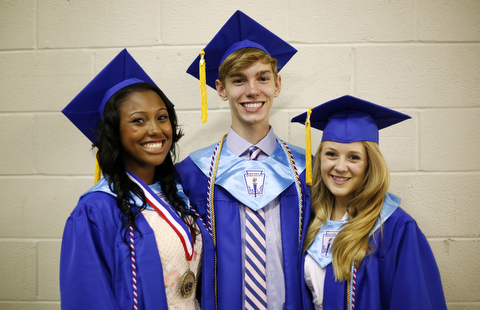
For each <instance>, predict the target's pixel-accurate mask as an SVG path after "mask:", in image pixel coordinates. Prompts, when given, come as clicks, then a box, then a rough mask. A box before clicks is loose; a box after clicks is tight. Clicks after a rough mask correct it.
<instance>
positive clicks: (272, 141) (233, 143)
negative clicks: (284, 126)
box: [226, 126, 277, 157]
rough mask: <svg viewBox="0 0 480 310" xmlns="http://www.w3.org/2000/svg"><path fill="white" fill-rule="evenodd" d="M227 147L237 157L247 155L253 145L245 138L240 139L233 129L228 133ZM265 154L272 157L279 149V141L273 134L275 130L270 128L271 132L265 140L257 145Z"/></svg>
mask: <svg viewBox="0 0 480 310" xmlns="http://www.w3.org/2000/svg"><path fill="white" fill-rule="evenodd" d="M226 143H227V146H228V148H229V149H230V151H232V153H233V154H235V155H236V156H239V157H240V156H241V155H242V154H243V153H245V152H246V151H247V150H248V148H249V147H250V146H252V144H251V143H250V142H248V141H247V140H245V139H244V138H242V137H240V135H238V134H237V133H236V132H235V131H233V129H232V127H230V130H229V131H228V136H227V140H226ZM255 145H256V146H257V147H259V148H260V149H261V150H262V152H263V153H265V154H266V155H267V156H270V155H271V154H272V153H273V151H274V150H275V148H276V147H277V139H276V138H275V134H274V133H273V128H272V126H270V130H269V131H268V133H267V135H266V136H265V138H263V139H262V140H260V142H258V143H257V144H255Z"/></svg>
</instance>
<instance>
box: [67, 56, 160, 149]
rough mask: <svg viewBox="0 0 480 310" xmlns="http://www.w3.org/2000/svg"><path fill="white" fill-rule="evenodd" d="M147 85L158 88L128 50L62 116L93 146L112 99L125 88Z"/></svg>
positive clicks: (86, 88) (96, 78)
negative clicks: (141, 84) (106, 107)
mask: <svg viewBox="0 0 480 310" xmlns="http://www.w3.org/2000/svg"><path fill="white" fill-rule="evenodd" d="M143 82H147V83H151V84H153V85H155V83H154V82H153V81H152V79H151V78H150V77H149V76H148V75H147V73H145V71H144V70H143V69H142V67H140V65H139V64H138V63H137V62H136V61H135V59H133V57H132V56H131V55H130V54H129V53H128V52H127V50H126V49H124V50H122V51H121V52H120V53H119V54H118V55H117V56H116V57H115V58H114V59H113V60H112V61H111V62H110V63H109V64H108V65H107V66H106V67H105V68H103V70H102V71H101V72H100V73H98V74H97V76H95V77H94V78H93V80H92V81H90V83H88V85H87V86H85V88H84V89H83V90H82V91H81V92H80V93H79V94H78V95H77V96H75V98H73V100H72V101H71V102H70V103H69V104H68V105H67V106H66V107H65V108H64V109H63V110H62V113H63V114H65V116H66V117H67V118H68V119H69V120H70V121H71V122H72V123H73V124H74V125H75V126H77V128H78V129H79V130H80V131H81V132H82V133H83V134H84V135H85V136H86V137H87V138H88V139H89V140H90V141H91V142H92V143H95V142H96V140H97V134H96V130H97V129H98V128H97V127H98V124H99V123H100V121H101V119H102V115H103V109H104V107H105V103H106V102H107V101H108V99H110V97H112V96H113V95H114V94H115V93H116V92H117V91H119V90H120V89H122V88H124V87H127V86H129V85H132V84H136V83H143Z"/></svg>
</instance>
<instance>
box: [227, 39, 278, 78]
mask: <svg viewBox="0 0 480 310" xmlns="http://www.w3.org/2000/svg"><path fill="white" fill-rule="evenodd" d="M257 61H260V62H261V63H263V64H270V65H271V66H272V73H273V76H274V79H275V81H276V80H277V76H278V69H277V59H275V58H273V57H272V56H270V55H269V54H268V53H266V52H265V51H263V50H261V49H258V48H254V47H246V48H241V49H239V50H236V51H235V52H233V53H231V54H230V55H228V56H227V58H225V60H224V61H223V62H222V64H221V65H220V67H219V68H218V79H219V80H220V82H221V83H222V85H225V80H226V78H227V77H229V76H231V75H232V74H234V73H236V72H238V71H240V70H242V69H245V68H248V67H250V66H251V65H253V64H254V63H256V62H257Z"/></svg>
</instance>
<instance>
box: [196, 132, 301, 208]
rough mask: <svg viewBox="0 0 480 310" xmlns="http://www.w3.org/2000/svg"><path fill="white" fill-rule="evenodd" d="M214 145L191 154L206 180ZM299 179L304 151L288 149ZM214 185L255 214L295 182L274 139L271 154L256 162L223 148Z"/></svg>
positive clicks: (286, 161)
mask: <svg viewBox="0 0 480 310" xmlns="http://www.w3.org/2000/svg"><path fill="white" fill-rule="evenodd" d="M215 146H216V144H214V145H211V146H209V147H207V148H204V149H202V150H198V151H196V152H194V153H192V154H190V158H191V159H192V161H193V162H194V163H195V165H196V166H197V167H198V168H199V169H200V170H201V171H202V172H203V173H204V174H205V175H206V176H207V177H208V176H209V173H210V169H211V168H212V166H213V165H212V154H213V151H214V149H215ZM288 147H289V149H290V151H291V153H292V155H293V158H294V161H295V166H296V169H297V173H298V174H299V175H300V174H301V173H302V172H303V170H305V151H304V150H302V149H301V148H297V147H295V146H291V145H288ZM219 156H220V158H219V160H218V168H217V173H216V179H215V185H219V186H221V187H223V188H224V189H225V190H226V191H228V192H229V193H230V194H231V195H232V196H233V197H235V199H237V200H238V201H239V202H241V203H242V204H244V205H246V206H248V207H249V208H251V209H252V210H255V211H258V210H260V209H262V208H263V207H265V206H266V205H267V204H269V203H270V202H271V201H272V200H274V199H275V198H276V197H277V196H279V195H280V194H281V193H282V192H283V191H284V190H285V189H287V188H288V187H289V186H290V185H291V184H293V182H294V181H295V179H294V177H293V173H292V168H291V165H290V161H289V157H288V156H287V154H286V150H285V149H284V147H283V146H282V144H281V142H279V141H278V138H277V146H276V147H275V150H274V151H273V153H272V154H271V155H270V156H268V157H267V158H265V159H264V160H259V161H249V160H246V159H242V158H240V157H238V156H236V155H235V154H233V152H232V151H231V150H230V149H229V148H228V146H227V145H226V143H224V144H223V147H222V150H221V153H220V154H219Z"/></svg>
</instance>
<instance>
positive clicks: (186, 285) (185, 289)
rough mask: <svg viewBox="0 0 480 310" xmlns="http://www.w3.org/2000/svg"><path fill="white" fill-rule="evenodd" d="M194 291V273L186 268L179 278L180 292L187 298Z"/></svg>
mask: <svg viewBox="0 0 480 310" xmlns="http://www.w3.org/2000/svg"><path fill="white" fill-rule="evenodd" d="M194 291H195V274H194V273H193V272H192V271H191V270H188V271H187V272H185V274H184V275H183V276H182V279H181V280H180V293H181V294H182V296H183V298H188V297H190V296H192V294H193V292H194Z"/></svg>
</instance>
